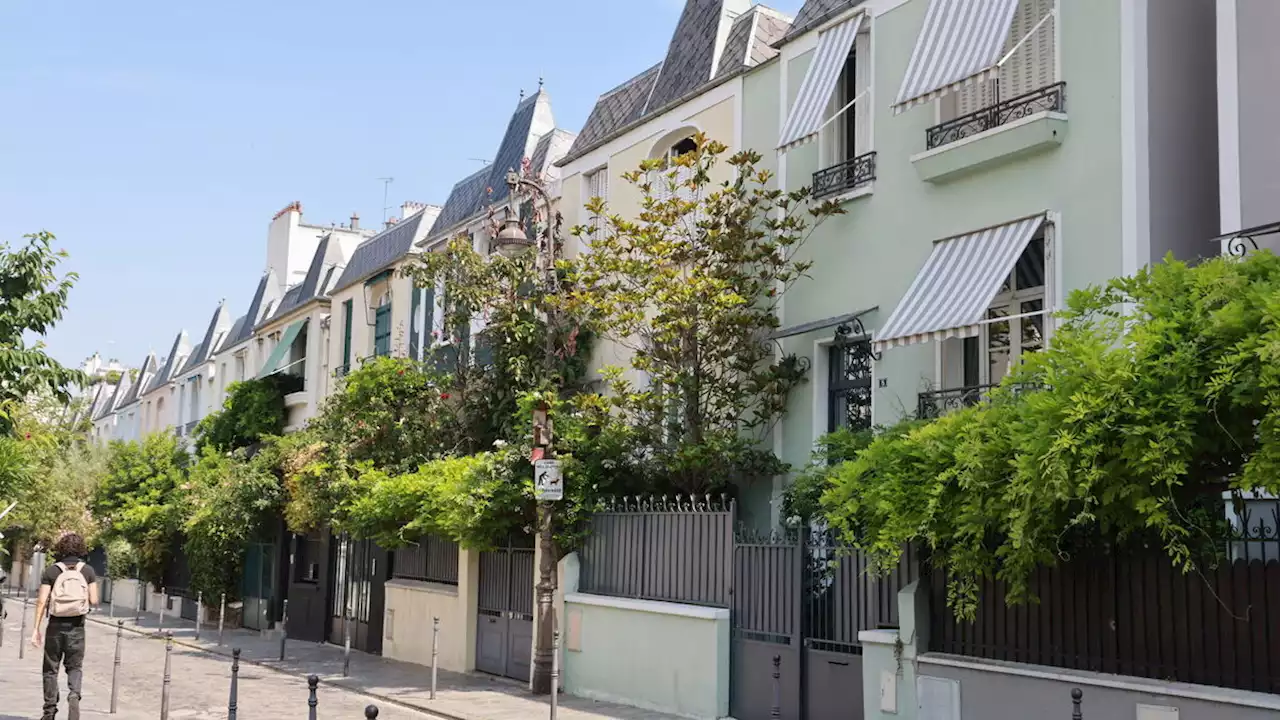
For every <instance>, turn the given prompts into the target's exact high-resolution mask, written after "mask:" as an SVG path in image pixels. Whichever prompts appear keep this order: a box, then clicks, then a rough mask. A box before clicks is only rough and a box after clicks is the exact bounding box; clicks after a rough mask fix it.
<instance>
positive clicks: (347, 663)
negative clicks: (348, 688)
mask: <svg viewBox="0 0 1280 720" xmlns="http://www.w3.org/2000/svg"><path fill="white" fill-rule="evenodd" d="M350 671H351V616H350V615H346V616H344V617H343V618H342V677H346V676H347V673H349V672H350Z"/></svg>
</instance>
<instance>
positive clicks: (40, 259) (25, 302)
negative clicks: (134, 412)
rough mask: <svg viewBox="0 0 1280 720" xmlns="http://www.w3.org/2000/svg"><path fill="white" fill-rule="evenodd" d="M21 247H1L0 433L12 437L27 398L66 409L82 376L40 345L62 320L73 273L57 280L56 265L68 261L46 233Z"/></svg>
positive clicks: (29, 236) (32, 237)
mask: <svg viewBox="0 0 1280 720" xmlns="http://www.w3.org/2000/svg"><path fill="white" fill-rule="evenodd" d="M23 237H24V240H25V241H26V242H25V243H24V244H23V245H22V246H21V247H17V248H11V247H10V246H9V245H7V244H3V243H0V297H3V298H4V302H3V303H2V304H0V433H5V434H8V433H10V432H12V429H13V420H12V415H13V413H14V412H15V410H16V406H18V405H20V404H21V403H23V402H25V401H26V400H27V398H29V397H31V396H33V395H38V394H41V393H48V394H50V395H52V396H54V397H56V398H57V399H58V400H60V401H62V402H63V403H65V402H67V401H68V400H70V399H71V395H70V388H72V387H73V386H75V385H78V384H83V382H84V375H83V374H82V373H81V372H80V371H78V370H73V369H70V368H66V367H63V366H62V365H61V364H60V363H59V362H58V361H57V360H54V359H53V358H51V357H49V355H48V354H46V353H45V350H44V343H42V342H40V341H39V340H37V341H35V342H34V343H28V338H29V337H32V336H35V337H43V336H44V335H46V334H47V333H48V331H49V329H50V328H52V327H53V326H54V325H55V324H56V323H57V322H58V321H59V320H61V319H62V314H63V312H65V311H66V308H67V295H68V294H69V293H70V292H71V287H72V285H73V284H74V283H75V281H76V279H77V276H76V274H75V273H67V274H66V275H64V276H63V277H61V278H59V277H58V275H57V268H58V264H59V263H60V262H61V261H62V260H63V259H64V258H66V257H67V254H66V253H65V252H62V251H55V250H54V249H53V240H54V237H53V235H52V234H50V233H47V232H39V233H34V234H31V235H25V236H23Z"/></svg>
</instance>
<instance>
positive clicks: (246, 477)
mask: <svg viewBox="0 0 1280 720" xmlns="http://www.w3.org/2000/svg"><path fill="white" fill-rule="evenodd" d="M185 488H186V489H185V492H186V494H187V497H186V498H185V500H184V505H185V506H186V508H187V512H188V513H189V514H188V515H187V517H186V519H185V522H184V523H183V526H182V532H183V536H184V537H185V542H184V545H183V549H184V551H185V553H186V556H187V561H188V563H189V564H190V567H191V590H192V591H195V592H203V593H204V594H205V596H206V597H210V598H214V597H218V596H219V595H220V594H221V593H226V594H227V596H228V597H230V598H237V597H239V595H240V576H241V574H242V573H243V572H244V555H245V548H247V547H248V546H249V543H251V542H252V541H253V539H254V538H255V537H257V536H258V535H259V533H260V532H261V530H262V528H263V527H265V526H266V524H267V523H268V522H269V521H270V520H271V518H273V517H276V513H278V512H279V510H280V503H281V500H282V497H283V492H282V489H281V487H280V480H279V479H278V478H277V477H276V476H275V474H274V472H272V468H271V467H269V466H268V464H267V463H266V462H265V461H259V460H258V458H257V457H255V458H253V459H249V458H247V457H246V456H245V453H244V452H243V451H237V452H235V453H232V454H230V455H228V454H223V453H219V452H216V451H214V450H212V449H208V450H206V451H205V452H204V453H203V454H202V455H201V456H200V459H199V460H198V461H197V462H196V463H195V464H194V465H193V466H192V467H191V471H190V481H189V482H188V483H187V484H186V485H185Z"/></svg>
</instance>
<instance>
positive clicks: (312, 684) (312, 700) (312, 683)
mask: <svg viewBox="0 0 1280 720" xmlns="http://www.w3.org/2000/svg"><path fill="white" fill-rule="evenodd" d="M319 684H320V678H318V677H316V676H315V675H309V676H308V677H307V687H308V688H310V689H311V696H310V697H308V698H307V707H308V708H310V710H309V711H308V715H307V717H308V718H309V720H316V705H317V704H319V703H318V702H317V701H316V686H318V685H319Z"/></svg>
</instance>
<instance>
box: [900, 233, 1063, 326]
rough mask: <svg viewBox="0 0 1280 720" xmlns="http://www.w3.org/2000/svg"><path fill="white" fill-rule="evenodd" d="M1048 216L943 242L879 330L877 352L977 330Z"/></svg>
mask: <svg viewBox="0 0 1280 720" xmlns="http://www.w3.org/2000/svg"><path fill="white" fill-rule="evenodd" d="M1044 218H1045V216H1044V213H1041V214H1039V215H1034V216H1032V217H1028V218H1023V219H1022V220H1017V221H1015V222H1012V223H1009V224H1008V225H998V226H996V227H991V228H986V229H984V230H978V231H976V232H972V233H969V234H967V235H959V236H956V237H952V238H947V239H945V240H939V241H938V242H937V243H936V244H935V245H934V247H933V253H931V254H930V255H929V259H928V260H927V261H926V262H925V264H924V267H923V268H922V269H921V270H920V273H919V274H918V275H916V279H915V281H914V282H912V283H911V287H910V289H908V290H907V294H906V295H905V296H903V298H902V302H900V303H898V307H897V308H895V309H894V311H893V314H892V315H890V316H889V319H888V320H887V321H885V324H884V326H883V327H882V328H881V329H880V331H879V332H878V333H876V338H875V346H876V350H877V351H880V350H883V349H884V348H890V347H897V346H901V345H910V344H912V343H917V342H923V341H925V340H932V339H941V338H948V337H970V336H973V335H975V334H977V331H978V328H979V327H980V326H981V324H982V321H983V319H984V318H983V316H984V315H985V314H986V311H987V307H988V306H989V305H990V304H991V300H992V298H994V297H995V296H996V293H998V292H1000V286H1001V285H1002V284H1003V283H1004V280H1005V278H1007V277H1009V273H1011V272H1013V268H1014V266H1015V265H1016V264H1017V262H1018V257H1019V256H1020V255H1022V251H1023V250H1025V249H1026V247H1027V243H1029V242H1031V238H1033V237H1035V234H1036V231H1037V230H1039V229H1040V226H1041V225H1042V224H1044Z"/></svg>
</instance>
